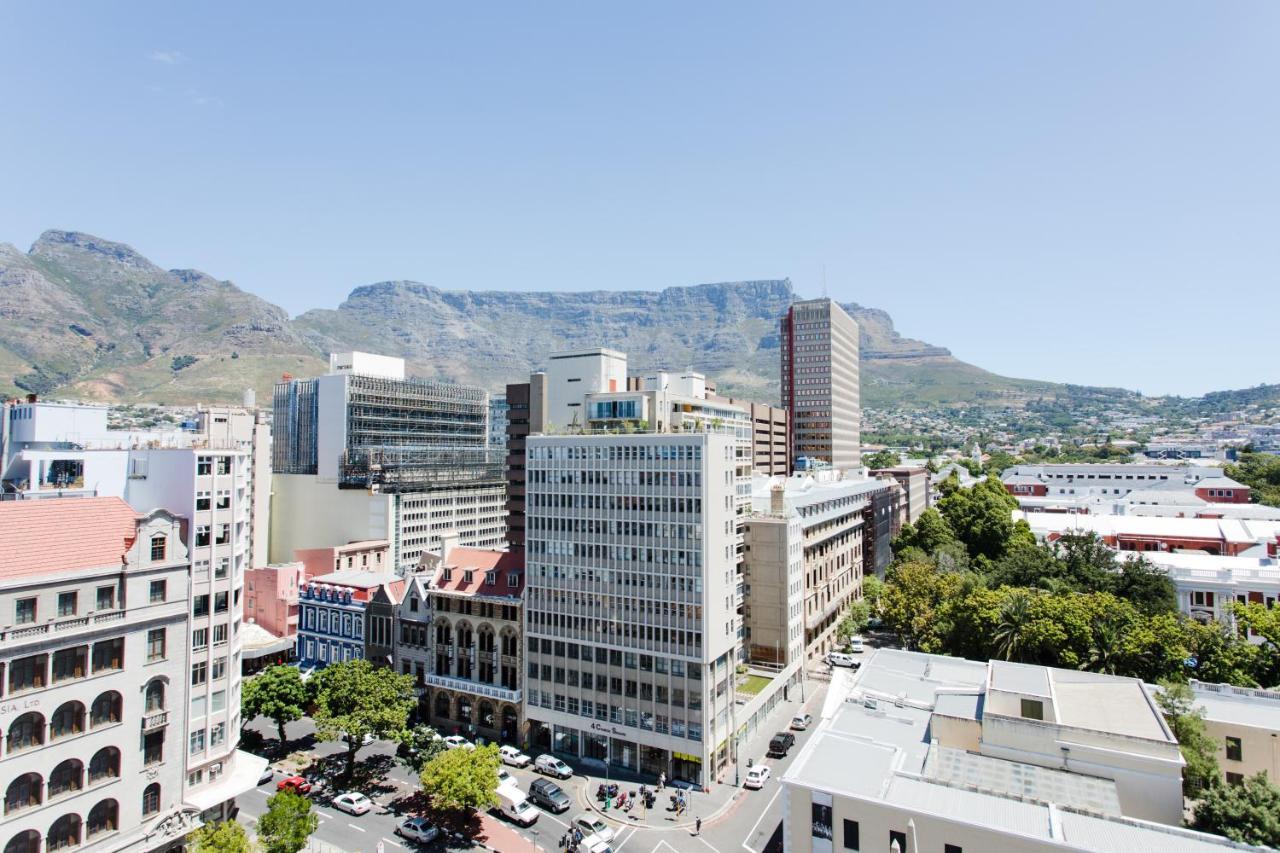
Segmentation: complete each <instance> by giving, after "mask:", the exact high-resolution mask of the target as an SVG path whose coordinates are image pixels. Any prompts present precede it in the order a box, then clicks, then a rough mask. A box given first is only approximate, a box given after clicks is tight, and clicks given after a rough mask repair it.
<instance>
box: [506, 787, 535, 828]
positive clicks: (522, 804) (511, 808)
mask: <svg viewBox="0 0 1280 853" xmlns="http://www.w3.org/2000/svg"><path fill="white" fill-rule="evenodd" d="M497 794H498V810H499V811H500V812H502V815H503V817H505V818H506V819H507V820H509V821H511V822H512V823H518V824H520V825H521V826H530V825H531V824H533V823H534V822H535V821H537V819H538V810H537V808H535V807H534V805H533V803H531V802H529V798H528V797H526V796H525V794H524V791H521V790H520V789H519V788H517V787H515V786H514V785H502V786H500V787H499V788H498V791H497Z"/></svg>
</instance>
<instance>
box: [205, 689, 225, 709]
mask: <svg viewBox="0 0 1280 853" xmlns="http://www.w3.org/2000/svg"><path fill="white" fill-rule="evenodd" d="M209 700H210V701H209V711H210V713H213V712H216V711H225V710H226V709H227V691H225V690H215V691H213V694H212V695H211V696H210V697H209Z"/></svg>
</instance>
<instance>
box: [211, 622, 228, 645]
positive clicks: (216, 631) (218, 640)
mask: <svg viewBox="0 0 1280 853" xmlns="http://www.w3.org/2000/svg"><path fill="white" fill-rule="evenodd" d="M226 642H227V626H226V625H214V626H213V644H214V645H215V646H221V645H223V644H224V643H226Z"/></svg>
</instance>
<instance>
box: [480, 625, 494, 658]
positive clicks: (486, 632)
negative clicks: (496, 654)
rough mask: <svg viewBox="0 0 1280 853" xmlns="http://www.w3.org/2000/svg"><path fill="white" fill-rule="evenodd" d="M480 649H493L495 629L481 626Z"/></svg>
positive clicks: (484, 650) (483, 650) (488, 650)
mask: <svg viewBox="0 0 1280 853" xmlns="http://www.w3.org/2000/svg"><path fill="white" fill-rule="evenodd" d="M480 651H482V652H491V651H493V629H491V628H488V627H484V626H481V628H480Z"/></svg>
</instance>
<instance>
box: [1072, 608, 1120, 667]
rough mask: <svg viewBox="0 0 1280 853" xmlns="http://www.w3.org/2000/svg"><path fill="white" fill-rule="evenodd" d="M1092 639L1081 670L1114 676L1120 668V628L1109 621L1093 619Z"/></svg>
mask: <svg viewBox="0 0 1280 853" xmlns="http://www.w3.org/2000/svg"><path fill="white" fill-rule="evenodd" d="M1091 633H1092V634H1093V639H1092V640H1091V641H1090V643H1089V659H1088V660H1087V661H1085V662H1084V663H1083V664H1081V666H1080V668H1081V669H1087V670H1089V671H1090V672H1101V673H1105V674H1107V675H1115V674H1116V670H1117V669H1119V667H1120V628H1119V626H1118V625H1116V623H1115V622H1113V621H1111V620H1109V619H1095V620H1094V622H1093V631H1092V632H1091Z"/></svg>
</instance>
